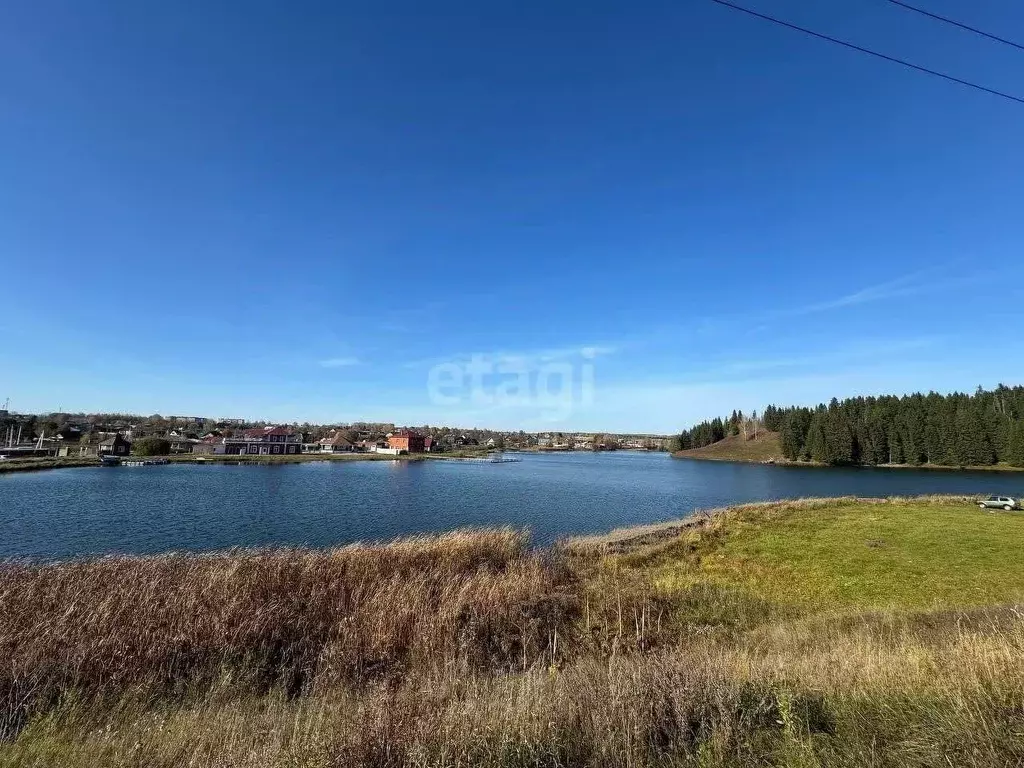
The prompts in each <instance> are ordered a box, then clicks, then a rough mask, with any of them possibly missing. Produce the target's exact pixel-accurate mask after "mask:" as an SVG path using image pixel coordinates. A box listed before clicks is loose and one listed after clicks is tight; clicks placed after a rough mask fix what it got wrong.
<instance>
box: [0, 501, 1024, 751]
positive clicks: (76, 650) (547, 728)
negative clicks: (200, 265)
mask: <svg viewBox="0 0 1024 768" xmlns="http://www.w3.org/2000/svg"><path fill="white" fill-rule="evenodd" d="M847 503H855V502H854V501H853V500H840V501H832V500H829V501H822V500H813V501H805V502H801V503H800V504H802V505H803V506H804V507H805V508H806V506H807V505H822V504H825V505H827V504H839V505H843V504H847ZM936 503H948V499H945V498H944V499H943V500H942V501H941V502H936ZM785 508H786V507H785V505H784V504H779V505H757V508H756V511H757V513H758V514H761V513H764V512H765V511H766V510H767V511H768V512H769V513H774V512H779V513H780V514H782V513H783V511H784V509H785ZM753 513H754V508H753V507H749V508H747V509H746V512H744V510H743V509H740V510H735V511H732V512H730V513H728V514H727V515H721V516H717V517H716V518H715V519H714V521H713V522H712V523H709V524H710V525H724V524H726V522H725V521H726V520H727V518H728V515H743V514H753ZM0 658H2V659H3V665H2V666H0V686H2V688H0V691H2V698H0V707H2V708H3V709H2V712H3V716H4V718H5V719H4V728H5V731H4V734H3V738H2V739H0V766H3V767H4V768H7V767H8V766H10V768H15V767H17V768H29V767H30V766H31V767H32V768H53V767H58V766H67V767H68V768H87V767H88V768H92V767H93V766H104V767H106V766H110V767H111V768H143V767H145V768H172V766H173V767H174V768H177V767H178V766H195V767H197V768H198V767H199V766H203V767H206V766H216V767H217V768H256V767H257V766H259V768H263V767H264V766H269V767H271V768H277V767H280V768H285V767H286V766H287V767H288V768H299V767H300V766H301V767H309V768H328V767H330V768H335V767H336V768H389V767H392V766H394V767H395V768H399V767H401V768H405V767H409V768H427V767H428V766H429V767H430V768H455V767H456V766H458V767H459V768H462V767H463V766H464V767H465V768H470V767H471V766H472V767H473V768H480V767H482V768H514V767H515V768H520V767H521V768H527V766H530V767H531V768H536V767H537V766H541V767H542V768H559V767H563V766H564V768H577V767H584V766H586V767H587V768H589V767H591V766H593V768H598V767H599V766H600V767H601V768H605V767H606V766H607V767H610V768H646V767H648V766H652V767H653V766H687V765H692V766H700V767H701V768H707V767H709V766H723V767H724V766H765V765H775V766H864V767H865V768H867V767H868V766H871V767H873V768H874V767H876V766H893V767H894V768H895V767H896V766H900V767H901V768H902V766H922V767H923V766H933V765H954V766H976V767H977V768H994V767H995V766H1003V765H1019V764H1024V662H1022V659H1024V614H1022V611H1021V610H1020V609H1019V608H1017V607H1015V606H1001V607H998V606H997V607H988V608H982V609H975V610H971V611H950V610H946V611H930V612H929V611H919V612H907V611H899V610H891V611H884V612H877V611H876V612H869V613H856V612H848V613H829V614H813V615H808V614H800V615H789V614H785V613H784V612H780V611H779V610H778V608H777V607H776V606H770V605H764V604H761V603H758V602H757V601H754V600H752V599H751V598H750V596H749V595H744V594H742V593H739V592H731V591H728V590H722V589H720V588H718V587H716V586H714V585H706V584H696V585H694V586H693V588H691V589H690V590H688V591H678V590H677V591H673V592H671V593H666V592H665V591H663V590H661V589H659V588H658V586H657V584H655V583H653V582H652V581H651V580H650V579H647V578H645V571H644V569H642V568H635V567H627V566H626V565H625V564H624V561H623V559H622V558H607V557H602V556H601V555H600V554H595V552H594V551H593V550H592V549H587V550H585V551H582V552H577V551H572V550H559V551H556V552H546V553H536V552H532V551H531V550H530V549H529V548H528V543H527V541H526V538H525V537H524V536H523V535H522V534H521V533H518V532H515V531H507V530H506V531H496V532H463V533H457V534H450V535H447V536H438V537H423V538H419V539H415V540H407V541H402V542H396V543H394V544H391V545H388V546H383V547H375V546H363V545H357V546H352V547H346V548H342V549H338V550H333V551H328V552H310V551H306V550H289V551H283V552H282V551H266V552H234V553H227V554H219V555H209V556H199V557H197V556H184V555H171V556H164V557H154V558H110V559H105V560H100V561H94V562H87V563H65V564H57V565H48V566H28V565H12V566H6V567H4V568H3V569H2V570H0Z"/></svg>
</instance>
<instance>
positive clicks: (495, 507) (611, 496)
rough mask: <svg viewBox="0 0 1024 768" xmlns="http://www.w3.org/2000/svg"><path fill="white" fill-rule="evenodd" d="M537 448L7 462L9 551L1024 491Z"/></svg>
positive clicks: (122, 548) (223, 544)
mask: <svg viewBox="0 0 1024 768" xmlns="http://www.w3.org/2000/svg"><path fill="white" fill-rule="evenodd" d="M521 458H522V461H521V462H519V463H514V464H513V463H509V464H487V463H483V462H468V461H423V462H383V461H365V462H358V461H357V462H344V463H342V462H334V463H327V462H316V463H305V464H282V465H274V466H226V465H209V466H204V465H185V464H177V465H169V466H165V467H118V468H99V467H97V468H95V469H92V468H89V469H63V470H50V471H44V472H25V473H13V474H7V475H0V557H43V558H54V557H56V558H64V557H77V556H82V555H89V554H97V553H110V552H132V553H152V552H163V551H168V550H212V549H225V548H229V547H238V546H247V547H248V546H264V545H275V544H285V545H288V544H307V545H312V546H317V547H325V546H331V545H335V544H344V543H348V542H352V541H357V540H380V539H390V538H393V537H395V536H401V535H406V534H412V533H419V532H426V531H442V530H449V529H452V528H458V527H462V526H488V525H490V526H493V525H504V524H511V525H514V526H525V527H528V528H530V529H531V530H532V531H533V534H534V538H535V540H536V541H537V542H538V543H541V544H546V543H549V542H551V541H553V540H555V539H557V538H559V537H561V536H565V535H569V534H578V533H592V532H597V531H606V530H610V529H612V528H616V527H619V526H626V525H635V524H638V523H649V522H654V521H660V520H667V519H672V518H679V517H685V516H686V515H689V514H691V513H692V512H693V511H694V510H695V509H702V508H707V507H716V506H722V505H725V504H733V503H737V502H745V501H757V500H764V499H783V498H796V497H801V496H837V495H847V494H855V495H859V496H888V495H894V494H908V495H909V494H922V493H973V494H982V493H984V494H988V493H1004V494H1015V493H1016V492H1018V491H1021V490H1024V475H1018V474H1016V473H998V472H941V471H923V470H922V471H918V470H885V469H816V468H790V467H775V466H763V465H759V464H730V463H715V462H700V461H680V460H678V459H672V458H671V457H669V456H668V455H667V454H646V453H630V452H615V453H599V454H589V453H572V454H525V455H522V456H521Z"/></svg>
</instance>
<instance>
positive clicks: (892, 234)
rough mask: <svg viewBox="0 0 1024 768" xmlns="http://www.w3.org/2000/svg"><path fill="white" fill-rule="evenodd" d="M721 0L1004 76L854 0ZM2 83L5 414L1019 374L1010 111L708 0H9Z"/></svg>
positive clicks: (380, 405) (661, 399) (1016, 160)
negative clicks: (441, 385)
mask: <svg viewBox="0 0 1024 768" xmlns="http://www.w3.org/2000/svg"><path fill="white" fill-rule="evenodd" d="M921 2H922V3H923V4H925V3H926V5H927V7H928V8H929V9H930V10H932V11H935V12H938V13H945V14H948V15H952V16H955V17H957V18H959V19H961V20H962V21H965V22H967V23H971V24H974V25H976V26H980V27H983V28H986V29H990V30H991V31H993V32H996V33H998V34H1002V35H1006V36H1009V37H1017V38H1024V7H1022V6H1021V5H1020V4H1019V3H1014V2H1011V0H986V2H984V3H977V4H971V5H970V6H965V5H963V4H962V3H956V2H953V0H921ZM747 4H748V6H749V7H752V8H756V9H759V10H762V11H765V12H768V13H773V14H776V15H779V16H782V17H784V18H786V19H788V20H791V21H793V22H795V23H799V24H803V25H806V26H810V27H813V28H814V29H817V30H820V31H822V32H825V33H830V34H833V35H837V36H839V37H843V38H845V39H849V40H851V41H855V42H857V43H860V44H862V45H867V46H869V47H874V48H877V49H879V50H882V51H884V52H887V53H891V54H896V55H899V56H903V57H906V58H909V59H911V60H913V61H915V62H917V63H920V64H922V65H925V66H930V67H934V68H937V69H941V70H943V71H949V72H951V73H954V74H956V75H958V76H960V77H964V78H969V79H973V80H977V81H978V82H981V83H984V84H986V85H988V86H990V87H994V88H1001V89H1004V90H1008V91H1014V90H1015V89H1016V90H1017V91H1019V90H1020V89H1021V85H1020V84H1021V83H1022V82H1024V77H1022V76H1024V54H1021V53H1020V52H1019V51H1015V50H1013V49H1010V48H1006V47H1001V46H998V45H996V44H994V43H992V42H989V41H985V40H983V39H981V38H978V37H976V36H973V35H970V34H968V33H966V32H963V31H959V30H956V29H953V28H948V27H945V26H944V25H940V24H937V23H935V22H933V21H930V20H928V19H924V18H922V17H919V16H916V15H914V14H910V13H908V12H907V11H904V10H901V9H899V8H897V7H895V6H893V5H891V4H888V3H885V2H882V1H881V0H877V1H875V0H863V1H861V0H847V1H845V2H835V3H818V2H812V0H775V1H774V2H768V1H767V0H750V1H749V2H748V3H747ZM0 93H2V94H3V96H2V106H0V109H2V119H0V180H2V181H0V267H2V269H0V287H2V289H3V290H2V291H0V293H2V296H3V311H2V313H0V333H2V338H3V340H4V341H3V344H2V345H0V401H2V399H3V398H6V397H10V398H11V406H12V408H13V409H16V410H19V411H25V412H29V411H50V410H56V409H58V408H61V409H64V410H89V411H93V410H118V411H133V412H142V413H154V412H159V413H163V414H169V413H178V414H185V413H187V414H193V413H195V414H203V415H210V416H224V417H227V416H238V417H247V418H252V419H255V418H265V419H271V420H281V421H292V420H299V421H304V420H313V421H332V422H333V421H347V420H357V419H367V420H371V419H373V420H376V419H380V420H388V421H395V422H399V423H412V424H419V423H448V424H460V425H465V426H471V425H478V426H491V427H500V428H516V429H518V428H524V429H529V430H542V429H544V430H546V429H561V428H564V429H588V430H608V431H633V430H636V431H652V432H663V431H664V432H669V431H676V430H678V429H679V428H680V427H683V426H685V425H687V424H689V423H690V422H693V421H695V420H700V419H703V418H705V417H709V416H714V415H718V414H721V413H722V412H728V411H729V410H731V409H732V408H736V407H740V408H744V409H746V410H749V409H751V408H760V407H762V406H763V405H765V404H767V403H769V402H778V403H813V402H817V401H820V400H827V399H828V398H830V397H831V396H833V395H838V396H840V397H842V396H845V395H851V394H860V393H882V392H905V391H913V390H918V389H922V390H927V389H936V390H940V391H945V390H952V389H973V388H974V387H975V386H977V385H979V384H980V385H985V386H991V385H994V384H995V383H997V382H999V381H1004V382H1007V383H1019V382H1020V381H1021V380H1022V361H1024V342H1022V335H1021V329H1022V323H1021V320H1022V307H1024V304H1022V303H1021V302H1022V300H1024V290H1022V287H1021V286H1022V282H1021V278H1022V277H1024V259H1022V258H1021V250H1022V247H1021V243H1022V238H1021V235H1022V230H1024V215H1022V214H1021V205H1022V203H1021V201H1022V200H1024V150H1022V144H1021V141H1020V138H1021V136H1022V131H1024V107H1022V106H1021V105H1019V104H1014V103H1011V102H1008V101H1005V100H1001V99H998V98H995V97H992V96H987V95H985V94H981V93H977V92H973V91H970V90H968V89H965V88H962V87H960V86H956V85H953V84H950V83H947V82H943V81H941V80H937V79H933V78H929V77H927V76H925V75H922V74H919V73H914V72H910V71H906V70H903V69H901V68H899V67H896V66H894V65H891V64H887V63H885V62H881V61H877V60H873V59H871V58H869V57H866V56H863V55H860V54H857V53H853V52H851V51H847V50H844V49H841V48H839V47H837V46H832V45H830V44H828V43H824V42H820V41H817V40H813V39H810V38H807V37H804V36H802V35H799V34H796V33H793V32H790V31H787V30H784V29H781V28H778V27H775V26H772V25H769V24H766V23H765V22H762V21H759V20H757V19H752V18H749V17H746V16H743V15H740V14H737V13H735V12H733V11H729V10H727V9H724V8H722V7H720V6H717V5H715V4H713V3H711V2H708V1H707V0H685V1H684V2H639V3H606V2H590V3H585V4H584V3H550V2H532V1H531V0H527V1H526V2H523V1H522V0H520V2H516V3H507V2H506V3H479V2H473V3H470V2H462V1H459V2H454V1H451V0H441V1H440V2H435V3H429V4H424V3H412V2H384V3H381V2H375V3H368V2H350V3H337V2H322V3H321V2H296V3H287V4H286V3H279V2H261V1H259V0H257V1H256V2H248V3H225V2H218V1H217V0H205V1H204V2H202V3H199V2H180V3H164V4H156V3H146V2H143V3H139V2H122V1H121V0H113V1H110V2H104V3H89V4H83V3H80V2H71V1H70V0H67V1H60V2H58V1H54V0H32V2H28V1H27V0H13V2H7V3H5V11H4V23H3V24H2V25H0ZM1022 95H1024V94H1022ZM474 360H476V361H477V362H478V363H481V364H482V365H484V366H490V369H491V370H493V371H494V374H493V375H490V374H488V375H485V376H482V377H481V378H480V380H479V381H478V382H477V386H476V389H474V386H473V385H471V384H470V379H468V378H467V379H466V384H465V385H464V386H462V387H461V388H460V387H458V386H454V385H450V386H449V389H448V390H447V391H446V392H445V396H444V397H443V398H439V397H437V396H436V395H437V393H436V392H434V391H432V389H431V386H430V381H431V378H430V377H431V371H432V370H434V371H436V370H437V369H438V366H447V369H446V370H449V371H450V370H451V368H452V366H453V365H454V366H460V367H462V368H465V366H467V365H470V364H471V363H472V361H474ZM502 366H504V368H502ZM509 366H511V367H512V368H514V369H515V370H516V371H525V375H526V376H527V381H528V386H527V389H526V391H525V393H524V395H523V396H522V397H517V398H505V399H502V398H501V397H497V396H494V393H495V391H496V390H497V389H498V388H499V387H501V386H502V384H501V382H502V381H504V380H505V378H507V376H505V377H504V378H503V375H501V374H499V373H498V371H499V370H506V369H508V368H509ZM587 366H590V368H589V369H588V368H587ZM556 369H557V370H558V371H565V370H568V371H569V375H570V376H571V377H572V380H571V382H569V383H571V388H570V387H569V386H568V384H567V387H566V389H565V390H564V391H565V392H566V393H568V392H570V391H571V392H572V394H571V396H567V397H568V400H567V402H568V403H569V405H570V406H571V407H569V408H561V407H559V408H557V409H554V410H553V409H552V408H550V407H549V406H550V403H548V402H547V401H545V399H544V397H543V396H542V395H543V393H540V392H539V391H538V389H537V388H538V386H539V385H538V384H537V380H538V376H539V377H542V378H543V377H545V376H547V375H548V374H549V373H550V372H551V371H552V370H556ZM588 375H589V376H592V379H591V380H592V386H591V387H590V388H589V389H588V390H587V391H586V392H584V391H583V385H582V384H581V382H582V381H583V380H584V379H585V377H586V376H588ZM549 378H550V377H549ZM549 384H550V381H549ZM559 386H560V385H559ZM481 387H482V388H483V393H482V396H481V393H480V392H479V391H478V390H479V389H480V388H481ZM555 390H556V391H558V388H557V386H556V387H555ZM555 411H557V413H555Z"/></svg>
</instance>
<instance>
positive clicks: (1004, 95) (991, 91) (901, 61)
mask: <svg viewBox="0 0 1024 768" xmlns="http://www.w3.org/2000/svg"><path fill="white" fill-rule="evenodd" d="M711 2H713V3H717V4H718V5H722V6H725V7H726V8H731V9H733V10H734V11H740V12H741V13H746V14H749V15H750V16H756V17H757V18H759V19H764V20H765V21H770V22H771V23H772V24H778V25H780V26H783V27H787V28H788V29H792V30H795V31H797V32H803V33H804V34H805V35H810V36H811V37H816V38H818V39H819V40H826V41H828V42H830V43H835V44H836V45H841V46H843V47H844V48H849V49H851V50H854V51H859V52H860V53H866V54H868V55H869V56H874V57H876V58H879V59H884V60H885V61H889V62H892V63H893V64H899V65H900V66H903V67H907V68H908V69H913V70H916V71H918V72H924V73H925V74H926V75H932V76H934V77H941V78H942V79H943V80H948V81H950V82H951V83H958V84H959V85H965V86H967V87H968V88H974V89H975V90H977V91H983V92H984V93H988V94H991V95H992V96H999V97H1001V98H1004V99H1009V100H1010V101H1015V102H1017V103H1018V104H1024V98H1021V97H1020V96H1014V95H1012V94H1009V93H1005V92H1003V91H997V90H995V89H994V88H988V87H986V86H984V85H978V84H977V83H972V82H970V81H969V80H961V79H960V78H959V77H954V76H953V75H947V74H945V73H944V72H937V71H935V70H934V69H928V68H927V67H922V66H920V65H918V64H912V63H911V62H909V61H906V60H904V59H897V58H896V57H895V56H888V55H886V54H884V53H879V52H878V51H872V50H871V49H870V48H863V47H861V46H859V45H854V44H853V43H848V42H846V41H845V40H840V39H838V38H836V37H829V36H828V35H824V34H822V33H821V32H815V31H814V30H813V29H807V28H806V27H799V26H797V25H796V24H791V23H790V22H788V21H783V20H782V19H777V18H775V17H774V16H768V15H766V14H763V13H758V12H757V11H752V10H751V9H749V8H744V7H743V6H742V5H736V4H734V3H730V2H729V1H728V0H711Z"/></svg>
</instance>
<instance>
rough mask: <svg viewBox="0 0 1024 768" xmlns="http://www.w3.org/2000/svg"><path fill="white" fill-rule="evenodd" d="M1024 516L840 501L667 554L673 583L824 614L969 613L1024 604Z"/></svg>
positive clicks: (723, 529)
mask: <svg viewBox="0 0 1024 768" xmlns="http://www.w3.org/2000/svg"><path fill="white" fill-rule="evenodd" d="M1022 552H1024V513H1020V512H1012V513H1002V512H1001V513H998V514H989V513H986V512H983V511H982V510H980V509H978V508H976V507H974V506H972V505H970V504H968V503H966V502H963V501H960V502H956V503H930V504H923V503H920V502H913V503H911V502H904V503H887V504H873V503H856V502H849V503H833V504H831V505H822V506H813V505H804V506H801V505H791V506H788V507H786V506H782V507H771V506H766V507H760V508H753V509H749V510H747V511H737V512H733V513H731V514H729V515H727V516H726V517H725V518H724V519H723V520H721V521H719V522H718V523H716V524H715V525H714V526H712V527H711V528H710V529H709V530H708V531H706V532H702V533H697V534H691V535H689V536H687V537H686V538H685V539H684V540H683V541H680V542H677V543H675V544H673V545H671V546H670V547H668V548H666V550H665V551H664V552H663V553H662V554H661V555H660V559H661V560H662V561H663V562H660V563H659V564H658V565H657V566H655V567H656V572H657V576H658V578H659V580H661V581H662V582H664V583H666V584H672V583H692V582H693V581H695V580H708V581H712V582H714V583H716V584H721V585H726V586H732V587H739V588H742V589H745V590H749V591H750V592H751V593H753V594H754V595H756V596H758V597H761V598H763V599H766V600H770V601H772V602H777V603H783V604H796V605H801V606H808V607H812V606H813V607H818V608H832V609H838V608H887V607H894V606H900V607H915V608H938V607H950V606H957V607H967V606H977V605H986V604H991V603H998V602H1009V601H1012V600H1018V599H1021V598H1022V597H1024V568H1022V565H1021V561H1020V554H1021V553H1022Z"/></svg>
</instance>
